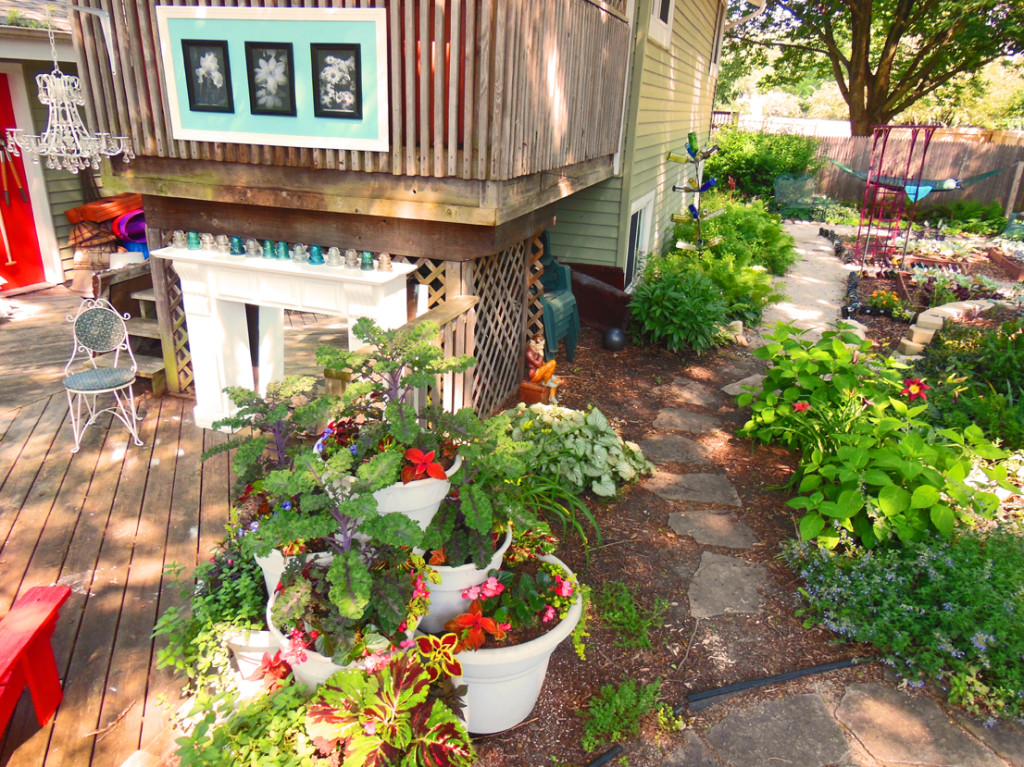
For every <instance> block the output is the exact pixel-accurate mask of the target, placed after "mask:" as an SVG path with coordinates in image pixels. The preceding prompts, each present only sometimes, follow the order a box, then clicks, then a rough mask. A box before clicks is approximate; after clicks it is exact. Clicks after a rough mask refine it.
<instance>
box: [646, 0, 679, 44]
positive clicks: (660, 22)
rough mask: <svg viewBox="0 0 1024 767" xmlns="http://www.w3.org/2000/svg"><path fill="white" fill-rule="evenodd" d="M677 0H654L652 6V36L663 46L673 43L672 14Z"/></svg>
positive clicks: (652, 38)
mask: <svg viewBox="0 0 1024 767" xmlns="http://www.w3.org/2000/svg"><path fill="white" fill-rule="evenodd" d="M675 4H676V0H654V5H653V6H652V7H651V26H650V37H651V40H653V41H654V42H656V43H657V44H658V45H660V46H661V47H662V48H669V47H671V45H672V16H673V13H674V11H675Z"/></svg>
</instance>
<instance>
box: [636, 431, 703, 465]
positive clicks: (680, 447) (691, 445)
mask: <svg viewBox="0 0 1024 767" xmlns="http://www.w3.org/2000/svg"><path fill="white" fill-rule="evenodd" d="M640 449H641V450H643V451H644V455H645V456H646V457H647V460H649V461H654V463H706V462H707V453H708V451H707V448H705V447H704V446H703V445H702V444H700V443H699V442H694V441H693V440H692V439H689V438H688V437H684V436H683V435H682V434H671V433H662V434H655V435H654V436H652V437H648V438H647V439H645V440H644V441H643V442H641V443H640Z"/></svg>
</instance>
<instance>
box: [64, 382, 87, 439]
mask: <svg viewBox="0 0 1024 767" xmlns="http://www.w3.org/2000/svg"><path fill="white" fill-rule="evenodd" d="M67 395H68V416H70V418H71V432H72V434H74V435H75V446H74V447H73V448H71V452H72V453H77V452H78V450H79V448H80V447H81V446H82V432H83V431H85V427H84V426H82V395H81V394H72V393H71V392H70V391H69V392H67Z"/></svg>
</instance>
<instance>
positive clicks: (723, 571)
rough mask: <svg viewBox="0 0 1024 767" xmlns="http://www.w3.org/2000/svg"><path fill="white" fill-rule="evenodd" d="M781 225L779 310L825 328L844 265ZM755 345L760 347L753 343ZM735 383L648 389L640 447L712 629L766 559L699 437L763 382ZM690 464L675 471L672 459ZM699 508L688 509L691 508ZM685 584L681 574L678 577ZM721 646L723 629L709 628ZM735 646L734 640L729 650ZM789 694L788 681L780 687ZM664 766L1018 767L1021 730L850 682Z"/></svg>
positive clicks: (726, 732) (698, 613)
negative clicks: (785, 235)
mask: <svg viewBox="0 0 1024 767" xmlns="http://www.w3.org/2000/svg"><path fill="white" fill-rule="evenodd" d="M787 229H789V231H790V232H791V233H792V234H793V235H794V236H795V237H796V238H797V243H798V248H799V249H800V251H801V253H802V254H803V256H804V260H803V261H802V262H801V263H800V264H798V265H797V267H796V268H795V270H794V271H793V272H792V273H791V275H790V276H789V277H787V279H786V285H787V287H786V291H787V294H788V295H789V301H787V302H786V303H785V304H784V305H783V306H782V307H781V308H780V310H779V311H778V312H777V313H778V314H780V315H783V316H780V317H778V319H787V317H786V316H785V315H790V316H792V317H796V318H798V319H799V320H800V321H801V324H803V325H804V326H805V327H808V328H809V329H811V331H812V332H816V331H817V332H820V330H821V329H823V328H824V327H825V326H826V325H827V323H828V322H829V321H832V320H834V319H835V318H837V317H838V302H839V300H840V298H841V295H842V291H841V289H840V287H841V286H842V285H844V284H845V276H846V271H845V270H844V269H843V267H842V266H841V265H840V264H839V263H838V262H837V261H836V260H835V259H834V257H832V255H831V252H832V249H831V245H830V244H829V243H828V242H827V241H826V240H824V239H823V238H818V237H817V225H810V224H795V225H788V226H787ZM751 341H752V345H754V346H756V345H757V342H755V341H754V340H753V339H751ZM737 373H738V374H739V375H740V376H741V377H740V378H738V380H736V381H734V382H732V383H731V384H729V385H727V386H725V387H723V389H722V390H720V391H719V390H715V389H713V388H711V387H709V386H707V385H705V384H702V383H699V382H697V381H692V380H689V379H687V378H677V379H676V380H675V381H673V382H671V383H670V384H668V385H663V386H660V387H658V388H656V389H654V390H653V392H652V394H653V395H654V396H657V397H659V398H660V399H661V401H662V402H663V403H665V407H664V409H663V410H662V411H661V412H660V414H659V415H658V417H657V419H656V420H655V422H654V428H655V432H654V433H653V434H650V435H648V437H647V439H646V440H644V441H643V443H642V444H641V447H642V448H643V450H644V452H645V454H646V455H647V456H648V458H649V459H650V460H651V461H653V462H654V463H655V465H656V466H657V467H658V468H657V471H656V472H655V474H654V476H652V477H651V478H649V479H648V480H646V482H645V484H644V487H645V488H646V489H647V490H649V491H650V492H652V493H654V494H655V495H657V496H658V497H660V498H661V499H663V500H665V501H667V502H669V503H670V504H675V505H677V506H678V510H676V511H671V512H670V513H669V516H668V520H667V522H668V526H669V528H670V529H671V530H672V531H673V532H674V533H675V534H676V535H679V536H688V537H690V538H692V539H693V541H694V542H695V543H697V544H698V545H700V546H701V547H702V549H703V550H702V552H701V556H700V564H699V566H698V567H697V570H696V572H695V573H694V574H693V576H692V578H690V579H689V582H688V585H686V592H685V595H686V600H687V602H688V606H689V612H690V615H691V616H692V617H694V618H697V619H698V620H699V621H702V622H705V623H711V624H712V625H713V624H714V622H715V621H716V620H718V619H722V617H723V616H729V615H731V614H738V613H739V614H748V615H758V614H760V613H761V612H762V591H763V584H764V581H765V568H764V566H763V565H760V564H757V563H754V562H750V561H748V560H747V559H746V558H745V557H744V552H745V551H749V550H751V549H752V548H753V547H754V546H755V545H757V544H758V540H757V537H756V535H755V534H754V532H753V531H752V530H751V529H750V528H749V527H748V526H747V525H745V524H744V523H743V522H742V521H741V519H740V516H739V515H738V514H737V513H736V511H735V510H736V508H737V507H742V500H741V499H740V496H739V495H738V494H737V492H736V490H735V488H734V487H733V486H732V484H731V483H730V482H729V479H728V477H727V476H726V475H725V474H724V473H722V470H721V469H719V468H718V467H716V466H715V465H713V464H712V463H711V462H710V461H709V459H708V457H707V452H706V451H705V449H704V448H703V447H702V445H701V443H700V442H699V441H697V439H696V437H697V436H698V435H706V434H708V433H709V432H716V431H721V432H726V433H728V432H730V431H732V430H733V428H734V426H733V425H731V424H730V421H729V420H728V415H729V414H730V413H731V412H733V411H735V406H734V404H733V403H734V396H735V395H736V394H739V393H741V392H742V391H743V390H744V389H743V386H755V387H756V386H757V385H759V383H760V381H761V377H760V376H759V375H757V374H754V375H749V371H743V370H739V369H738V370H737ZM678 464H686V465H688V466H697V467H699V468H700V469H701V470H700V471H699V472H696V473H688V474H676V473H673V472H672V471H671V467H672V466H673V465H678ZM694 503H696V504H700V508H692V506H693V504H694ZM680 579H681V583H682V584H686V580H684V579H683V578H682V574H680ZM716 633H717V634H719V639H721V640H722V641H724V642H726V643H727V642H728V634H727V632H716ZM730 651H731V652H734V653H741V652H742V648H741V647H734V648H729V647H728V646H726V647H725V648H724V652H725V653H726V654H728V653H729V652H730ZM775 689H777V690H780V691H781V692H783V693H784V692H785V688H784V687H777V688H775ZM663 763H664V764H665V765H666V767H721V766H722V765H726V766H727V767H760V766H761V765H765V766H766V767H767V766H768V765H793V766H794V767H828V766H829V765H835V766H837V767H889V766H890V765H892V766H893V767H895V766H896V765H921V766H923V767H1007V765H1012V766H1013V767H1024V734H1022V731H1021V730H1018V729H1016V728H1014V727H1012V726H1009V725H997V726H995V727H992V728H985V727H983V726H981V725H980V724H979V723H977V722H974V721H971V720H968V719H967V718H966V717H963V716H960V715H955V714H950V713H949V712H947V711H946V710H945V709H944V708H943V707H941V706H940V705H939V704H937V703H936V702H935V701H934V700H933V699H932V698H930V697H928V696H927V695H924V694H923V693H914V692H903V691H901V690H900V689H897V687H896V685H895V683H892V684H877V683H869V684H850V685H848V686H847V687H846V688H845V690H844V691H843V692H842V694H841V696H840V697H839V700H838V702H835V701H834V700H830V699H829V698H828V697H826V696H825V695H823V694H819V693H814V692H812V693H804V694H798V695H797V694H793V695H789V696H786V695H785V694H783V695H782V697H777V698H775V699H771V700H767V701H762V702H758V703H755V704H752V705H749V706H746V707H744V708H742V709H740V710H737V711H734V712H732V713H729V714H728V715H727V716H725V717H724V718H723V719H721V720H720V721H719V722H718V723H717V724H715V725H714V726H713V727H711V728H710V729H709V730H708V731H707V732H703V733H697V732H693V731H690V732H688V733H687V738H686V744H685V745H684V746H682V747H680V748H678V749H676V750H675V751H674V752H673V753H671V754H668V755H667V756H666V757H665V761H664V762H663Z"/></svg>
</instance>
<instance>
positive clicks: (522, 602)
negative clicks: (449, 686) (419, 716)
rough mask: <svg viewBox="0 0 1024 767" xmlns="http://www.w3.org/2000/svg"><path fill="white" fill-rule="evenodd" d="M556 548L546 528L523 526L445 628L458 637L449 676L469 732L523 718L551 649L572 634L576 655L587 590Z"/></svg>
mask: <svg viewBox="0 0 1024 767" xmlns="http://www.w3.org/2000/svg"><path fill="white" fill-rule="evenodd" d="M554 548H555V541H554V539H553V538H551V537H550V535H548V534H547V533H543V534H540V535H536V534H535V533H534V532H533V531H528V532H526V533H524V536H523V543H522V544H521V545H520V546H519V547H517V548H516V549H515V550H514V551H513V553H512V555H506V558H505V564H504V565H503V567H502V569H501V570H497V571H492V572H491V573H490V575H489V577H488V579H487V580H486V581H485V582H484V583H483V584H481V585H479V586H475V587H472V588H470V589H467V590H466V592H464V594H463V596H464V597H465V598H467V599H469V600H470V606H469V609H468V610H467V611H466V612H465V613H463V614H462V615H459V616H456V617H455V618H453V619H452V620H451V621H449V622H448V624H447V625H446V627H445V628H446V630H447V631H450V632H452V633H454V634H455V636H456V637H457V638H458V644H457V646H456V648H455V649H456V653H457V654H456V656H455V657H456V658H457V659H458V661H459V663H460V664H461V667H462V673H461V675H459V676H458V677H457V678H456V679H455V680H454V682H455V684H464V685H466V693H465V695H464V700H465V702H466V711H467V716H466V727H467V729H468V730H469V731H470V732H473V733H477V734H488V733H495V732H501V731H503V730H507V729H509V728H510V727H514V726H515V725H517V724H519V723H520V722H522V721H523V720H524V719H526V717H527V716H529V714H530V711H532V710H533V706H534V704H535V703H536V702H537V698H538V697H539V696H540V690H541V687H542V686H543V684H544V677H545V675H546V674H547V667H548V660H549V659H550V657H551V654H552V653H553V652H554V651H555V649H556V648H557V647H558V646H559V645H560V644H561V643H562V642H563V641H564V640H565V639H566V638H568V637H569V636H570V635H572V636H573V644H574V646H575V648H576V651H577V653H578V654H580V656H581V657H582V653H583V639H584V638H585V637H586V636H587V633H586V622H585V620H583V618H584V616H585V613H586V603H587V594H588V590H587V589H586V588H585V587H583V586H581V585H580V584H579V582H578V581H577V580H576V576H575V575H574V574H573V572H572V571H571V570H570V569H569V568H568V567H567V566H566V565H565V564H564V563H563V562H562V561H561V560H559V559H558V558H557V557H555V556H554V555H553V554H551V553H550V552H552V551H553V550H554ZM545 552H547V553H545Z"/></svg>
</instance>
